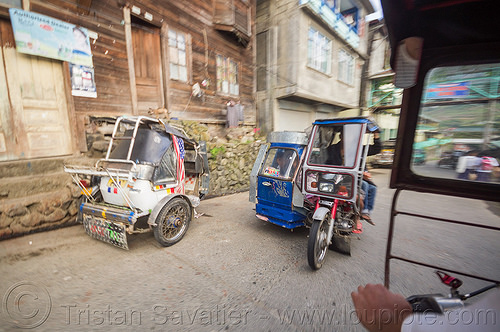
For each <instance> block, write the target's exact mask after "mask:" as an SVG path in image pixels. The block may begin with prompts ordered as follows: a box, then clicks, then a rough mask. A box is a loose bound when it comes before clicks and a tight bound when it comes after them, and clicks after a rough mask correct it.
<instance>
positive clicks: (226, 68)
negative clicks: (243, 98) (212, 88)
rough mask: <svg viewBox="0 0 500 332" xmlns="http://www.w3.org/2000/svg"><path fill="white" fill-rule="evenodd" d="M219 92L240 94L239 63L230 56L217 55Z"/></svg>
mask: <svg viewBox="0 0 500 332" xmlns="http://www.w3.org/2000/svg"><path fill="white" fill-rule="evenodd" d="M216 64H217V92H221V93H224V94H229V95H235V96H237V95H239V94H240V85H239V83H238V64H237V63H236V62H235V61H233V60H232V59H231V58H229V57H225V56H222V55H217V59H216Z"/></svg>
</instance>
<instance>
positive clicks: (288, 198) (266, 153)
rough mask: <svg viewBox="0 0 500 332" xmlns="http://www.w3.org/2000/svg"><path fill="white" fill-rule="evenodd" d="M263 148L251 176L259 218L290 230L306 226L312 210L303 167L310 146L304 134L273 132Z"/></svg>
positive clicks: (253, 200)
mask: <svg viewBox="0 0 500 332" xmlns="http://www.w3.org/2000/svg"><path fill="white" fill-rule="evenodd" d="M267 141H268V143H269V144H265V145H262V146H261V150H260V152H259V155H258V157H257V159H256V161H255V164H254V167H253V169H252V173H251V175H250V194H249V195H250V201H251V202H253V203H257V204H256V206H255V209H256V216H257V218H259V219H262V220H264V221H269V222H271V223H273V224H276V225H279V226H282V227H284V228H287V229H293V228H296V227H300V226H304V225H305V222H306V219H307V214H308V213H309V210H308V209H307V208H305V207H304V198H303V195H302V191H301V189H300V188H299V186H298V182H300V175H299V172H298V170H299V165H300V162H301V159H302V156H303V154H304V151H305V149H306V146H307V135H306V133H304V132H291V131H289V132H286V131H285V132H272V133H270V134H269V135H268V137H267Z"/></svg>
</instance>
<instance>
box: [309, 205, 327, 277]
mask: <svg viewBox="0 0 500 332" xmlns="http://www.w3.org/2000/svg"><path fill="white" fill-rule="evenodd" d="M329 218H330V214H327V215H326V216H325V218H323V220H313V223H312V226H311V230H310V231H309V240H308V242H307V262H308V263H309V266H310V267H311V268H312V269H313V270H319V269H320V268H321V266H322V265H323V262H324V260H325V256H326V252H327V250H328V240H329V239H328V238H327V237H328V222H327V220H328V219H329Z"/></svg>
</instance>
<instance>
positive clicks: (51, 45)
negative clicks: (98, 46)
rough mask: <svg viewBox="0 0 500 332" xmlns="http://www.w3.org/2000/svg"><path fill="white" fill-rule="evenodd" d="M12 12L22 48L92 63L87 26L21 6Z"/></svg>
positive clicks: (13, 24)
mask: <svg viewBox="0 0 500 332" xmlns="http://www.w3.org/2000/svg"><path fill="white" fill-rule="evenodd" d="M9 13H10V20H11V22H12V29H13V30H14V39H15V41H16V50H17V51H18V52H21V53H26V54H31V55H38V56H43V57H47V58H52V59H57V60H62V61H68V62H71V63H75V64H79V65H83V66H88V67H92V53H91V50H90V42H89V34H88V30H87V29H85V28H82V27H78V26H76V25H73V24H70V23H66V22H63V21H59V20H56V19H54V18H52V17H49V16H45V15H40V14H37V13H33V12H27V11H24V10H21V9H17V8H11V9H9Z"/></svg>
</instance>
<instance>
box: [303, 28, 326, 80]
mask: <svg viewBox="0 0 500 332" xmlns="http://www.w3.org/2000/svg"><path fill="white" fill-rule="evenodd" d="M331 49H332V42H331V40H330V39H328V38H327V37H325V36H324V35H323V34H321V32H319V31H318V30H316V29H314V28H313V27H310V28H309V36H308V44H307V65H308V66H309V67H311V68H313V69H316V70H319V71H321V72H323V73H325V74H330V68H331Z"/></svg>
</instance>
